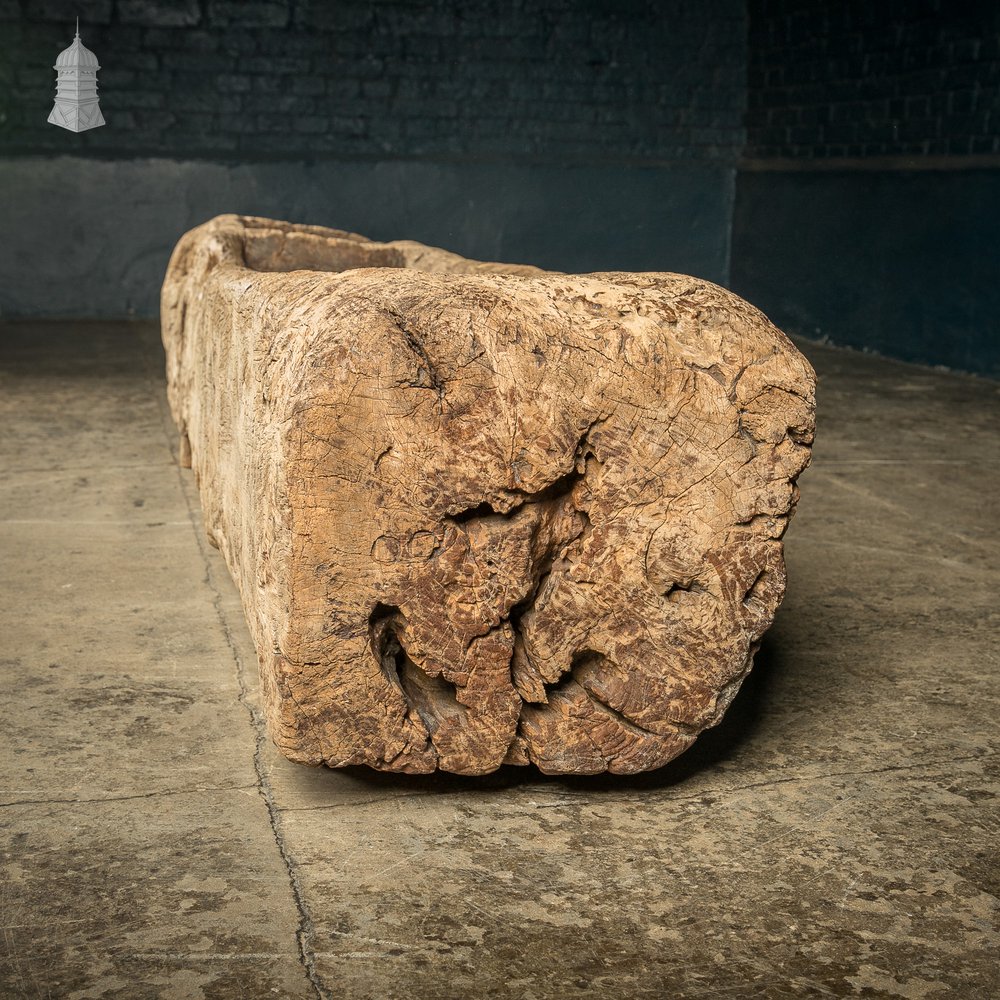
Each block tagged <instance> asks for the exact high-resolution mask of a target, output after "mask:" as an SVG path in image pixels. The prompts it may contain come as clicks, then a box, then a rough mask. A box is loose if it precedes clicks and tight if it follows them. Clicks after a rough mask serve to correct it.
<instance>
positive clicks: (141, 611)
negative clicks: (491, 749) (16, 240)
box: [0, 323, 1000, 1000]
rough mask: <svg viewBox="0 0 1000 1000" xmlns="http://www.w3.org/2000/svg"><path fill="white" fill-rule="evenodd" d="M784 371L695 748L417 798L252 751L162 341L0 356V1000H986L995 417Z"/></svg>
mask: <svg viewBox="0 0 1000 1000" xmlns="http://www.w3.org/2000/svg"><path fill="white" fill-rule="evenodd" d="M803 349H804V350H805V351H806V353H807V354H808V355H809V356H810V358H811V359H812V360H813V362H814V364H815V366H816V368H817V369H818V371H819V373H820V395H819V406H820V419H819V433H818V439H817V445H816V450H815V459H814V464H813V467H812V468H811V469H810V470H809V471H808V472H807V473H806V474H805V475H804V476H803V477H802V481H801V486H802V502H801V505H800V509H799V513H798V515H797V517H796V518H795V520H794V521H793V523H792V526H791V528H790V530H789V533H788V536H787V543H788V544H787V555H788V564H789V576H790V586H789V591H788V596H787V598H786V600H785V603H784V605H783V607H782V610H781V612H780V614H779V616H778V620H777V622H776V624H775V627H774V628H773V630H772V631H771V633H770V634H769V636H768V638H767V640H766V642H765V644H764V647H763V649H762V651H761V653H760V655H759V657H758V664H757V667H756V669H755V671H754V673H753V675H752V677H751V679H750V680H749V681H748V682H747V684H746V686H745V687H744V690H743V691H742V692H741V694H740V696H739V698H738V699H737V701H736V703H735V704H734V705H733V707H732V709H731V710H730V712H729V714H728V716H727V717H726V719H725V721H724V722H723V724H722V725H721V726H719V727H718V728H717V729H715V730H713V731H711V732H710V733H708V734H706V735H705V736H704V737H703V738H702V739H701V740H700V741H699V742H698V743H697V744H696V746H695V747H694V748H693V750H691V751H690V752H689V753H688V754H687V755H686V756H684V757H682V758H680V759H679V760H678V761H676V762H675V763H674V764H673V765H671V766H669V767H667V768H665V769H664V770H662V771H660V772H656V773H653V774H649V775H645V776H640V777H637V778H632V779H625V778H607V777H603V778H596V779H595V778H576V779H565V778H547V777H544V776H542V775H540V774H538V773H537V772H533V771H527V770H514V769H511V770H505V771H502V772H500V773H498V774H496V775H494V776H491V777H490V778H487V779H460V778H455V777H447V776H446V777H439V778H434V779H429V778H407V777H402V776H395V777H393V776H385V775H378V774H375V773H369V772H366V771H362V770H351V771H340V772H334V771H328V770H309V769H306V768H302V767H298V766H295V765H292V764H290V763H288V762H286V761H284V760H283V759H281V758H280V757H279V756H278V755H277V754H276V752H275V751H274V749H273V748H272V746H271V744H270V742H269V741H268V739H267V738H266V736H265V734H264V733H263V731H262V729H261V725H260V718H259V715H258V709H257V682H256V673H255V671H256V666H255V659H254V656H253V651H252V649H251V647H250V645H249V640H248V636H247V633H246V630H245V626H244V624H243V619H242V615H241V611H240V607H239V603H238V600H237V597H236V594H235V592H234V589H233V586H232V584H231V583H230V580H229V578H228V575H227V573H226V569H225V566H224V565H223V564H222V562H221V560H220V558H219V555H218V553H217V552H216V551H215V550H214V549H212V548H210V547H209V546H207V545H206V543H205V539H204V537H203V534H202V531H201V528H200V525H199V512H198V505H197V500H196V496H195V493H194V491H193V488H192V481H191V476H190V473H188V472H185V471H182V470H180V469H179V468H178V467H177V465H176V464H175V462H174V455H173V447H174V443H175V441H174V436H173V431H172V427H171V425H170V423H169V418H168V415H167V413H166V409H165V401H164V393H163V378H162V374H161V364H162V357H161V354H160V349H159V346H158V343H157V337H156V330H155V327H153V326H152V325H150V324H118V325H114V324H98V323H75V324H45V323H36V324H18V325H14V324H7V325H6V326H5V327H3V328H0V353H2V362H0V413H2V418H3V435H2V439H0V471H2V480H0V517H2V519H3V520H2V522H0V560H2V562H0V565H2V574H0V588H2V594H0V615H2V619H0V657H2V683H3V696H2V702H0V710H2V713H3V723H2V729H0V739H2V741H3V749H2V760H3V764H4V767H3V775H4V776H3V786H4V787H3V789H2V796H3V798H2V804H3V808H2V809H0V821H2V830H0V839H2V850H3V852H4V853H3V881H2V888H0V918H2V919H0V923H2V926H3V935H4V938H3V961H2V971H0V996H4V997H59V998H62V997H67V998H84V997H95V998H96V997H100V998H105V997H110V998H135V997H177V998H189V997H190V998H199V997H204V998H234V997H250V998H253V997H305V998H312V997H329V998H331V1000H340V998H347V1000H353V998H377V1000H382V998H386V1000H388V998H396V997H399V998H407V1000H432V998H476V997H490V998H494V997H496V998H507V997H510V998H523V1000H543V998H544V1000H548V998H552V1000H562V998H573V997H601V998H612V1000H617V998H622V1000H626V998H634V997H665V998H674V997H678V998H687V997H704V998H714V997H736V998H742V997H817V996H818V997H821V996H864V997H907V998H921V1000H922V998H937V997H942V998H946V997H949V998H950V997H959V998H966V997H968V998H977V1000H978V998H984V1000H986V998H992V997H997V996H1000V926H998V918H1000V912H998V909H1000V907H998V896H1000V860H998V842H1000V808H998V799H997V795H998V792H1000V776H998V757H997V751H998V746H1000V723H998V719H1000V699H998V694H1000V652H998V633H1000V598H998V591H1000V586H998V585H1000V532H998V519H1000V385H998V384H997V383H993V382H988V381H983V380H976V379H972V378H968V377H963V376H958V375H953V374H948V373H944V372H935V371H932V370H929V369H922V368H915V367H909V366H906V365H901V364H896V363H892V362H888V361H884V360H880V359H877V358H873V357H869V356H866V355H863V354H855V353H848V352H842V351H838V350H834V349H831V348H825V347H818V346H815V345H809V344H806V345H803Z"/></svg>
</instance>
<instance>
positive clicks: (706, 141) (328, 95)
mask: <svg viewBox="0 0 1000 1000" xmlns="http://www.w3.org/2000/svg"><path fill="white" fill-rule="evenodd" d="M76 16H79V17H80V27H81V36H82V38H83V42H84V44H85V45H87V46H88V47H89V48H91V49H92V50H93V51H94V52H95V53H96V54H97V56H98V58H99V59H100V61H101V64H102V67H103V68H102V70H101V72H100V74H99V84H100V87H101V107H102V111H103V113H104V117H105V118H106V120H107V122H108V125H107V127H105V128H100V129H96V130H94V131H90V132H86V133H83V134H81V135H78V136H74V135H72V134H71V133H67V132H65V131H60V130H59V129H57V128H54V127H52V126H50V125H47V124H46V122H45V119H46V116H47V115H48V112H49V109H50V107H51V102H52V91H53V86H54V74H53V72H52V69H51V66H52V63H53V61H54V59H55V56H56V54H57V53H58V52H59V51H60V50H61V49H63V48H64V47H66V46H67V45H68V44H69V43H70V41H71V40H72V36H73V19H74V17H76ZM0 80H6V85H5V86H0V102H2V103H0V119H2V124H0V144H2V145H0V149H3V150H5V151H6V152H8V153H20V154H24V153H28V154H32V153H60V154H62V153H68V152H82V153H85V154H89V155H101V156H170V157H175V158H179V159H191V158H205V157H214V158H219V157H229V158H233V159H239V160H241V161H243V162H245V161H247V160H253V159H257V158H259V157H261V156H268V157H273V156H275V155H277V156H279V157H282V158H289V159H296V158H301V157H304V156H310V157H329V156H332V157H338V158H339V157H344V156H367V157H379V158H384V157H395V156H406V157H424V156H449V157H471V158H476V159H482V158H503V159H504V160H505V161H510V160H512V159H525V158H532V159H539V158H544V159H547V160H558V161H559V162H565V161H567V160H569V161H573V162H579V161H581V160H582V161H585V162H593V161H595V160H602V159H613V160H615V161H621V160H622V159H632V160H634V159H637V158H640V159H656V160H664V159H668V160H683V161H691V160H695V161H710V162H719V161H722V162H725V163H732V162H733V161H734V160H735V159H736V158H737V157H738V155H739V151H740V149H741V148H742V145H743V138H744V137H743V111H744V107H745V96H746V94H745V91H746V12H745V10H744V5H743V2H742V0H529V2H518V0H294V2H293V0H283V2H282V0H243V2H233V0H172V2H171V0H21V2H17V0H0Z"/></svg>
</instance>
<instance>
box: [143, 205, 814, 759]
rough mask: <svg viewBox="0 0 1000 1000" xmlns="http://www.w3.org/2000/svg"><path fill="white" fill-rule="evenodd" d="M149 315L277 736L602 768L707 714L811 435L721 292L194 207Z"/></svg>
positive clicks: (683, 736)
mask: <svg viewBox="0 0 1000 1000" xmlns="http://www.w3.org/2000/svg"><path fill="white" fill-rule="evenodd" d="M162 322H163V339H164V344H165V346H166V351H167V369H168V380H169V393H170V403H171V407H172V409H173V413H174V416H175V419H176V420H177V423H178V425H179V427H180V429H181V432H182V441H183V442H185V445H186V447H187V448H188V449H189V450H188V452H187V453H188V455H189V456H190V461H191V464H192V466H193V468H194V471H195V474H196V475H197V477H198V482H199V485H200V490H201V498H202V504H203V507H204V512H205V520H206V524H207V526H208V531H209V534H210V537H211V538H212V540H213V541H214V543H215V544H217V545H218V546H219V547H220V549H221V550H222V552H223V554H224V555H225V558H226V561H227V563H228V565H229V567H230V569H231V571H232V573H233V576H234V577H235V579H236V582H237V584H238V585H239V588H240V591H241V593H242V596H243V602H244V607H245V609H246V614H247V619H248V622H249V625H250V629H251V632H252V634H253V637H254V640H255V642H256V645H257V649H258V652H259V655H260V667H261V677H262V685H263V691H264V699H265V707H266V712H267V717H268V720H269V724H270V727H271V733H272V735H273V738H274V740H275V742H276V744H277V745H278V747H279V748H280V749H281V750H282V751H283V752H284V753H285V754H286V755H287V756H288V757H290V758H291V759H293V760H296V761H301V762H303V763H308V764H328V765H331V766H340V765H346V764H368V765H370V766H372V767H375V768H381V769H386V770H393V771H414V772H424V771H431V770H434V769H435V768H442V769H444V770H447V771H455V772H459V773H462V774H479V773H484V772H488V771H491V770H493V769H495V768H496V767H498V766H499V765H501V764H502V763H505V762H506V763H514V764H527V763H534V764H537V766H538V767H539V768H541V769H542V770H543V771H547V772H577V773H593V772H600V771H605V770H610V771H615V772H623V773H629V772H635V771H642V770H646V769H649V768H654V767H658V766H659V765H661V764H664V763H665V762H667V761H668V760H670V759H671V758H672V757H674V756H676V755H677V754H678V753H680V752H681V751H682V750H684V749H685V748H686V747H687V746H689V745H690V744H691V743H692V742H693V741H694V739H695V737H696V736H697V734H698V733H699V732H700V731H701V730H702V729H704V728H705V727H707V726H711V725H713V724H714V723H716V722H718V721H719V719H720V718H721V716H722V713H723V712H724V711H725V709H726V707H727V706H728V704H729V703H730V701H731V700H732V698H733V696H734V695H735V693H736V691H737V689H738V688H739V685H740V682H741V681H742V680H743V678H744V677H745V676H746V674H747V672H748V671H749V669H750V666H751V663H752V658H753V653H754V651H755V649H756V648H757V643H758V641H759V639H760V637H761V636H762V634H763V633H764V631H765V630H766V629H767V628H768V626H769V625H770V623H771V621H772V620H773V617H774V613H775V611H776V609H777V607H778V604H779V602H780V600H781V597H782V594H783V591H784V585H785V573H784V562H783V556H782V543H781V541H780V538H781V536H782V534H783V533H784V531H785V528H786V526H787V523H788V519H789V517H790V516H791V513H792V511H793V509H794V505H795V501H796V499H797V489H796V487H795V478H796V477H797V476H798V474H799V473H800V472H801V471H802V470H803V469H804V468H805V466H806V465H807V463H808V461H809V454H810V452H809V448H810V444H811V442H812V435H813V414H814V376H813V372H812V369H811V368H810V366H809V364H808V363H807V362H806V360H805V359H804V358H803V357H802V356H801V355H800V354H799V352H798V351H797V350H796V349H795V348H794V347H793V346H792V344H791V343H790V342H789V341H788V340H787V339H786V338H785V336H784V335H783V334H782V333H781V332H780V331H779V330H777V329H776V328H775V327H774V326H773V325H772V324H771V323H770V322H769V321H768V320H767V319H766V318H765V317H764V316H763V315H762V314H761V313H760V312H758V311H757V310H756V309H754V308H753V307H752V306H750V305H748V304H747V303H746V302H744V301H742V300H741V299H739V298H737V297H736V296H734V295H732V294H730V293H729V292H727V291H724V290H723V289H721V288H718V287H716V286H714V285H711V284H709V283H707V282H704V281H699V280H697V279H695V278H690V277H685V276H683V275H676V274H658V273H653V274H630V273H605V274H589V275H565V274H556V273H552V272H544V271H540V270H538V269H536V268H531V267H520V266H515V265H507V264H483V263H479V262H474V261H468V260H464V259H463V258H461V257H457V256H455V255H454V254H449V253H446V252H444V251H442V250H435V249H432V248H428V247H424V246H421V245H420V244H417V243H410V242H397V243H386V244H380V243H373V242H370V241H368V240H366V239H364V238H363V237H360V236H357V235H354V234H349V233H342V232H338V231H336V230H329V229H322V228H319V227H311V226H293V225H289V224H287V223H280V222H271V221H269V220H264V219H253V218H245V217H237V216H222V217H219V218H217V219H215V220H213V221H211V222H209V223H207V224H206V225H204V226H201V227H199V228H198V229H195V230H193V231H191V232H190V233H188V234H186V235H185V236H184V237H183V238H182V239H181V241H180V242H179V244H178V245H177V248H176V249H175V251H174V254H173V257H172V258H171V262H170V266H169V269H168V272H167V276H166V280H165V282H164V286H163V296H162Z"/></svg>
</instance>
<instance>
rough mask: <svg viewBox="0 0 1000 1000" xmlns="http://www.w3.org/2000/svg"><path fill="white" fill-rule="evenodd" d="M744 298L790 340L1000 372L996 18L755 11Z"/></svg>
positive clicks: (908, 0)
mask: <svg viewBox="0 0 1000 1000" xmlns="http://www.w3.org/2000/svg"><path fill="white" fill-rule="evenodd" d="M748 37H749V54H748V66H749V78H748V79H749V91H748V96H747V103H748V111H747V125H748V129H747V155H746V158H745V160H744V161H743V163H742V164H741V169H740V171H739V173H738V177H737V197H736V203H735V211H734V216H733V239H732V248H733V266H732V270H731V283H732V287H733V288H734V290H735V291H737V292H739V293H740V294H741V295H744V296H745V297H746V298H748V299H750V300H751V301H753V302H755V303H756V304H757V305H759V306H761V307H762V308H763V309H764V310H765V311H766V312H767V313H769V314H770V315H771V317H772V319H774V320H775V322H777V323H778V324H779V325H780V326H783V327H785V328H786V329H788V330H789V331H791V332H795V333H800V334H803V335H805V336H809V337H817V336H819V337H826V338H829V339H830V340H831V341H833V342H834V343H838V344H846V345H851V346H854V347H863V348H868V349H871V350H877V351H880V352H882V353H884V354H888V355H891V356H894V357H898V358H904V359H906V360H909V361H919V362H924V363H927V364H939V365H947V366H949V367H954V368H961V369H965V370H967V371H974V372H980V373H983V374H991V375H994V376H996V375H1000V281H998V280H997V279H998V276H1000V3H998V2H996V0H990V2H973V0H905V2H904V0H885V2H879V3H872V2H870V0H864V2H862V0H843V2H838V3H827V2H824V0H750V3H749V35H748Z"/></svg>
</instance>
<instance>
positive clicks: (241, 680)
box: [151, 374, 330, 1000]
mask: <svg viewBox="0 0 1000 1000" xmlns="http://www.w3.org/2000/svg"><path fill="white" fill-rule="evenodd" d="M151 378H152V374H151ZM153 381H154V393H155V395H156V398H157V402H158V405H159V407H160V412H161V414H162V416H163V427H164V434H165V435H166V436H167V441H168V446H169V444H170V440H171V434H170V432H171V430H172V429H173V427H174V422H173V419H172V417H171V415H170V413H169V412H167V411H166V409H165V407H164V405H163V397H162V394H161V393H160V391H159V387H160V384H161V382H160V380H159V379H153ZM171 454H173V452H172V451H171ZM175 468H176V471H177V477H178V479H179V480H180V486H181V492H182V494H183V496H184V500H185V504H186V505H187V509H188V515H189V518H190V521H191V526H192V528H193V530H194V535H195V541H196V543H197V545H198V551H199V553H200V554H201V559H202V565H203V566H204V569H205V575H204V578H203V579H204V582H205V584H206V586H207V587H208V588H209V590H210V591H211V593H212V607H213V609H214V611H215V614H216V617H217V619H218V621H219V625H220V627H221V629H222V634H223V637H224V638H225V641H226V645H227V646H228V647H229V651H230V653H231V655H232V658H233V665H234V667H235V674H236V683H237V687H238V689H239V702H240V704H241V705H242V706H243V707H244V708H245V709H246V711H247V714H248V715H249V717H250V726H251V728H252V729H253V733H254V751H253V768H254V773H255V775H256V777H257V783H256V785H255V786H251V787H256V789H257V793H258V794H259V795H260V797H261V798H262V799H263V800H264V805H265V806H266V808H267V817H268V822H269V824H270V827H271V832H272V834H273V836H274V841H275V844H276V845H277V848H278V854H279V855H280V857H281V862H282V864H283V865H284V867H285V871H286V873H287V875H288V882H289V886H290V888H291V891H292V900H293V902H294V904H295V910H296V912H297V914H298V917H299V925H298V928H297V930H296V934H295V939H296V942H295V943H296V947H297V951H298V955H299V962H300V964H301V965H302V967H303V969H304V971H305V974H306V976H307V977H308V979H309V982H310V984H311V985H312V988H313V992H314V994H315V996H316V998H317V1000H330V994H329V993H328V992H327V991H326V990H325V989H324V987H323V984H322V981H321V980H320V977H319V973H318V972H317V969H316V956H315V952H314V951H313V946H312V943H313V938H314V936H315V927H314V925H313V921H312V917H311V916H310V914H309V908H308V907H307V906H306V902H305V894H304V892H303V890H302V885H301V882H300V881H299V877H298V873H297V871H296V866H295V862H294V860H293V859H292V855H291V851H290V850H289V849H288V845H287V844H286V843H285V837H284V832H283V831H282V827H281V818H280V809H279V808H278V805H277V803H276V802H275V798H274V791H273V789H272V788H271V783H270V781H269V780H268V778H267V775H266V773H265V769H264V747H265V746H266V745H267V731H266V728H265V723H264V719H263V716H262V714H261V712H260V709H259V708H258V707H257V706H256V705H254V703H253V701H252V699H251V697H250V685H249V684H248V682H247V676H246V669H245V667H244V664H243V658H242V657H241V656H240V651H239V648H238V647H237V644H236V640H235V637H234V635H233V632H232V629H231V628H230V627H229V622H228V621H227V619H226V615H225V612H224V611H223V608H222V594H221V593H220V591H219V589H218V588H217V587H216V586H215V582H214V580H213V571H212V556H211V553H210V552H209V550H208V545H207V540H206V537H205V534H204V532H203V531H202V530H200V524H201V518H200V517H199V516H198V513H197V511H195V509H194V507H193V505H192V502H191V496H190V491H189V488H188V485H189V484H188V482H187V481H186V479H185V476H184V470H182V469H181V468H180V467H179V466H176V465H175Z"/></svg>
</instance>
